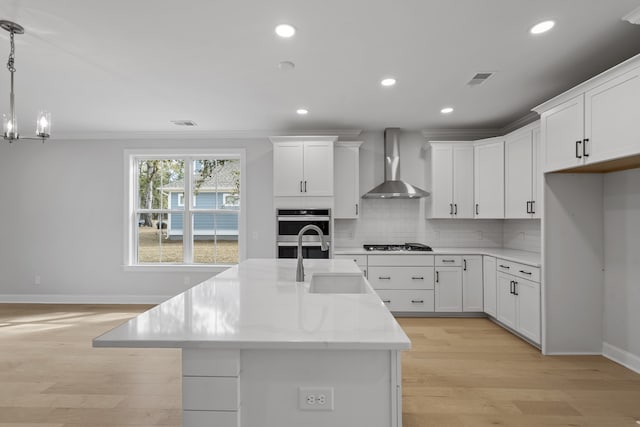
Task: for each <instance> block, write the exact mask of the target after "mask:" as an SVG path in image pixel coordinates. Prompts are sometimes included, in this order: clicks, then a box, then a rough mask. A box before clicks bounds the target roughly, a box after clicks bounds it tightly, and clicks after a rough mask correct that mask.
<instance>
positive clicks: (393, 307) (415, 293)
mask: <svg viewBox="0 0 640 427" xmlns="http://www.w3.org/2000/svg"><path fill="white" fill-rule="evenodd" d="M376 292H377V293H378V296H380V299H381V300H382V301H383V302H384V304H385V305H386V306H387V308H389V311H416V312H423V311H424V312H429V311H433V290H388V289H387V290H377V291H376Z"/></svg>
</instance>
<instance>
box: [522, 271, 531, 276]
mask: <svg viewBox="0 0 640 427" xmlns="http://www.w3.org/2000/svg"><path fill="white" fill-rule="evenodd" d="M520 273H522V274H528V275H529V276H531V272H530V271H524V270H520Z"/></svg>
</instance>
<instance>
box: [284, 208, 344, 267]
mask: <svg viewBox="0 0 640 427" xmlns="http://www.w3.org/2000/svg"><path fill="white" fill-rule="evenodd" d="M310 224H311V225H315V226H316V227H318V228H319V229H320V230H322V233H323V234H324V235H325V240H326V241H327V243H329V245H330V244H331V231H332V230H331V209H277V210H276V233H277V234H276V252H277V253H276V257H277V258H297V257H298V247H297V246H298V233H299V232H300V230H302V228H303V227H305V226H306V225H310ZM320 246H321V242H320V237H319V236H318V235H317V234H316V233H314V232H312V231H308V232H306V233H305V234H304V235H303V236H302V256H303V257H304V258H307V259H308V258H316V259H318V258H325V259H327V258H330V253H329V251H323V250H322V249H321V247H320Z"/></svg>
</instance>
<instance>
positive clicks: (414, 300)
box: [411, 299, 424, 304]
mask: <svg viewBox="0 0 640 427" xmlns="http://www.w3.org/2000/svg"><path fill="white" fill-rule="evenodd" d="M411 302H412V303H413V304H424V300H422V299H412V300H411Z"/></svg>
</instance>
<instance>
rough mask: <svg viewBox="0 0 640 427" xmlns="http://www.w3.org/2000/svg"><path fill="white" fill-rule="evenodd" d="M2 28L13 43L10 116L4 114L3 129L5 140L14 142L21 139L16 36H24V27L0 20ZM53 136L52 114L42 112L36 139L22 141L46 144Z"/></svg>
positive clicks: (8, 64)
mask: <svg viewBox="0 0 640 427" xmlns="http://www.w3.org/2000/svg"><path fill="white" fill-rule="evenodd" d="M0 27H1V28H3V29H5V30H6V31H8V32H9V40H10V43H11V50H10V51H9V60H8V61H7V69H8V70H9V72H10V73H11V93H10V94H9V114H3V115H2V118H3V124H4V126H3V129H4V139H5V140H7V141H9V142H13V141H17V140H18V139H20V134H19V133H18V121H17V119H16V104H15V94H14V92H13V74H14V73H15V72H16V68H15V65H14V63H15V51H16V47H15V43H14V40H13V38H14V36H15V35H16V34H24V28H23V27H22V25H19V24H16V23H15V22H11V21H4V20H0ZM50 134H51V113H49V112H48V111H40V113H39V114H38V118H37V120H36V136H35V138H22V139H41V140H42V142H44V140H45V139H47V138H49V136H50Z"/></svg>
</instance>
